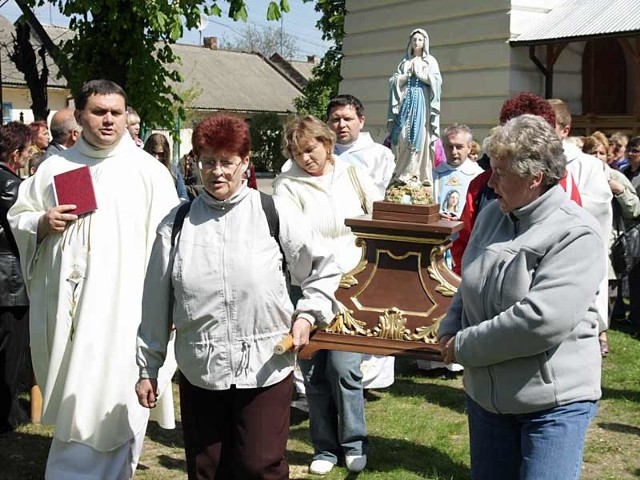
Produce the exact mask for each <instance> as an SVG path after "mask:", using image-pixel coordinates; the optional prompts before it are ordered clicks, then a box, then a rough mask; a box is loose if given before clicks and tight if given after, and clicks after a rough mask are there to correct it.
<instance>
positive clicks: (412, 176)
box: [387, 28, 442, 184]
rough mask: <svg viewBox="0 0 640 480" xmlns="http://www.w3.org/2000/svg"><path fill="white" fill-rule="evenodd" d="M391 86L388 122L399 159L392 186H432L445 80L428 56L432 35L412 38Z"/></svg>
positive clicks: (421, 32)
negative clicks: (441, 94)
mask: <svg viewBox="0 0 640 480" xmlns="http://www.w3.org/2000/svg"><path fill="white" fill-rule="evenodd" d="M389 84H390V95H389V112H388V116H387V120H388V127H389V134H390V140H391V144H392V145H393V147H394V150H395V155H396V168H395V171H394V174H393V178H392V181H391V184H394V183H395V184H398V183H400V184H407V183H411V182H415V181H416V180H417V181H419V182H420V183H423V184H425V183H426V182H427V181H428V182H429V183H431V182H432V169H433V160H434V158H435V142H436V140H437V139H438V137H439V136H440V92H441V89H442V76H441V75H440V68H439V67H438V62H437V61H436V59H435V58H434V57H432V56H431V55H429V35H427V32H426V31H424V30H423V29H421V28H418V29H415V30H413V31H412V32H411V34H410V35H409V44H408V45H407V52H406V54H405V55H404V57H403V58H402V60H401V61H400V64H399V65H398V70H397V71H396V73H394V74H393V76H392V77H391V78H390V79H389Z"/></svg>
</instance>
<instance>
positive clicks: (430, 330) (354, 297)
mask: <svg viewBox="0 0 640 480" xmlns="http://www.w3.org/2000/svg"><path fill="white" fill-rule="evenodd" d="M438 210H439V207H438V205H437V204H432V205H402V204H395V203H388V202H375V204H374V209H373V214H372V215H363V216H360V217H356V218H349V219H347V220H346V221H345V223H346V225H347V226H349V227H351V230H352V231H353V233H354V234H355V235H356V237H357V240H356V242H357V244H358V245H359V246H360V247H362V258H361V260H360V263H359V264H358V265H357V266H356V267H355V268H354V269H353V270H352V271H351V272H349V273H348V274H345V275H343V277H342V281H341V282H340V288H339V289H338V291H337V292H336V297H337V298H338V300H339V301H340V302H341V303H342V304H343V305H344V307H345V311H344V312H343V313H342V314H341V315H339V316H338V317H337V318H336V319H335V320H334V322H333V323H332V324H331V325H330V326H329V327H327V328H326V329H325V330H321V331H317V332H316V333H315V334H314V335H313V337H312V338H311V341H310V343H309V345H307V346H306V347H304V348H303V349H302V350H301V351H300V352H299V353H298V355H299V356H300V358H310V357H311V356H312V355H313V354H314V353H315V352H316V351H318V350H344V351H351V352H362V353H370V354H376V355H397V356H409V357H417V358H423V359H427V360H440V358H441V357H440V350H439V348H438V345H437V340H436V334H437V330H438V325H439V322H440V320H442V318H443V317H444V315H445V314H446V312H447V308H448V307H449V303H450V301H451V297H452V296H453V294H454V293H455V292H456V290H457V287H458V285H459V283H460V278H459V277H458V276H457V275H456V274H454V273H453V272H451V271H450V270H449V269H448V268H447V266H446V264H445V261H444V254H445V252H446V250H447V249H448V248H449V247H450V246H451V236H452V235H453V234H454V233H456V232H457V231H459V230H461V229H462V222H452V221H449V220H441V219H440V218H439V215H438Z"/></svg>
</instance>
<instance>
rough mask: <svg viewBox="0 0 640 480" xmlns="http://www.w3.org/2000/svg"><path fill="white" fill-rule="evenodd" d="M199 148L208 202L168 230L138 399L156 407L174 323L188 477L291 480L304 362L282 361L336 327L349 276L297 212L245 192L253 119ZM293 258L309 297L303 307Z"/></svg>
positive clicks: (229, 120)
mask: <svg viewBox="0 0 640 480" xmlns="http://www.w3.org/2000/svg"><path fill="white" fill-rule="evenodd" d="M192 143H193V148H194V152H195V155H196V157H197V158H198V161H199V162H200V163H201V165H202V178H203V182H204V189H205V191H204V193H203V194H202V195H200V196H198V197H197V198H196V199H195V200H194V201H193V202H192V203H191V204H188V203H187V204H183V205H187V206H189V207H188V208H189V211H188V213H187V216H186V218H184V217H183V218H184V220H183V224H182V227H181V228H180V229H179V230H180V231H179V232H176V230H177V229H175V226H174V224H178V225H179V223H180V220H179V218H180V217H178V216H177V215H178V213H177V210H174V211H173V212H171V213H170V214H169V215H168V216H167V217H166V218H165V219H164V220H163V221H162V222H161V224H160V226H159V227H158V232H157V238H156V241H155V244H154V246H153V251H152V253H151V259H150V261H149V268H148V271H147V276H146V281H145V290H144V298H143V313H142V324H141V326H140V330H139V333H138V365H139V366H140V377H141V378H140V380H139V382H138V384H137V386H136V391H137V394H138V398H139V401H140V403H141V404H142V405H143V406H145V407H153V406H154V405H155V402H156V395H157V392H156V388H157V383H156V380H155V379H156V377H157V372H158V368H159V367H160V365H162V363H163V361H164V358H165V355H166V349H167V342H168V340H169V332H170V330H171V325H172V323H173V324H174V325H175V330H176V341H175V344H176V348H175V350H176V360H177V362H178V368H179V370H180V407H181V413H182V426H183V434H184V443H185V453H186V457H187V471H188V475H189V478H190V479H196V478H197V479H223V480H228V479H236V480H248V479H260V478H269V479H286V478H289V467H288V464H287V462H286V460H285V458H284V452H285V447H286V443H287V435H288V431H289V404H290V401H291V394H292V390H293V383H292V370H293V362H294V352H288V353H286V354H284V355H274V353H273V350H274V346H275V345H276V344H277V343H278V342H279V341H280V340H281V339H282V338H283V337H284V336H285V335H287V334H288V333H289V332H290V331H291V332H292V334H293V339H294V346H295V347H298V348H299V347H301V346H303V345H305V344H306V343H307V342H308V339H309V331H310V328H311V325H313V324H314V323H316V322H324V323H327V322H329V321H331V320H332V319H333V317H334V315H335V313H336V301H335V298H334V296H333V293H334V292H335V290H336V288H337V287H338V283H339V280H340V272H339V270H338V269H337V267H336V265H335V263H334V261H333V256H332V255H331V254H330V253H328V252H327V251H326V250H324V249H323V248H322V247H321V246H320V244H319V243H317V242H315V241H314V237H313V230H312V229H311V227H310V225H309V224H308V223H307V221H306V220H305V218H304V216H303V215H302V213H301V212H300V211H299V210H298V209H296V208H295V207H293V206H289V205H288V204H287V202H282V201H280V200H278V199H276V200H275V201H273V200H272V198H271V197H269V196H267V195H264V194H261V193H260V192H258V191H257V190H253V189H250V188H248V187H247V185H246V180H243V179H242V175H243V173H244V171H245V170H246V169H247V167H248V166H249V151H250V148H251V140H250V138H249V130H248V127H247V124H246V122H245V121H244V120H242V119H239V118H236V117H232V116H227V115H219V116H213V117H209V118H207V119H205V120H203V121H202V122H201V123H200V124H199V125H198V126H196V128H195V130H194V132H193V141H192ZM183 208H184V207H183ZM183 212H185V210H183ZM274 217H275V224H274V222H273V220H274ZM273 227H275V228H273ZM276 230H277V231H276ZM283 254H284V258H285V260H286V264H287V266H288V269H289V270H290V272H291V275H292V279H293V280H295V281H296V282H297V283H299V284H300V285H301V288H302V291H303V294H304V296H303V298H301V299H300V300H299V301H298V302H297V304H296V305H295V306H294V305H292V303H291V301H290V300H289V296H288V291H287V282H286V279H285V275H284V271H285V270H284V269H285V266H284V265H283Z"/></svg>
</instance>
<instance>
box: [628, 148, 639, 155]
mask: <svg viewBox="0 0 640 480" xmlns="http://www.w3.org/2000/svg"><path fill="white" fill-rule="evenodd" d="M627 153H633V154H634V155H637V154H638V153H640V148H630V149H629V150H627Z"/></svg>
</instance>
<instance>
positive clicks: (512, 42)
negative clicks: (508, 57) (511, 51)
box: [509, 30, 640, 47]
mask: <svg viewBox="0 0 640 480" xmlns="http://www.w3.org/2000/svg"><path fill="white" fill-rule="evenodd" d="M638 35H640V30H629V31H627V32H606V33H597V34H592V35H579V36H574V37H559V38H541V39H537V40H518V39H514V40H509V45H511V46H512V47H526V46H532V45H549V44H552V43H569V42H582V41H585V40H593V39H594V38H614V37H615V38H620V37H635V36H638Z"/></svg>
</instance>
